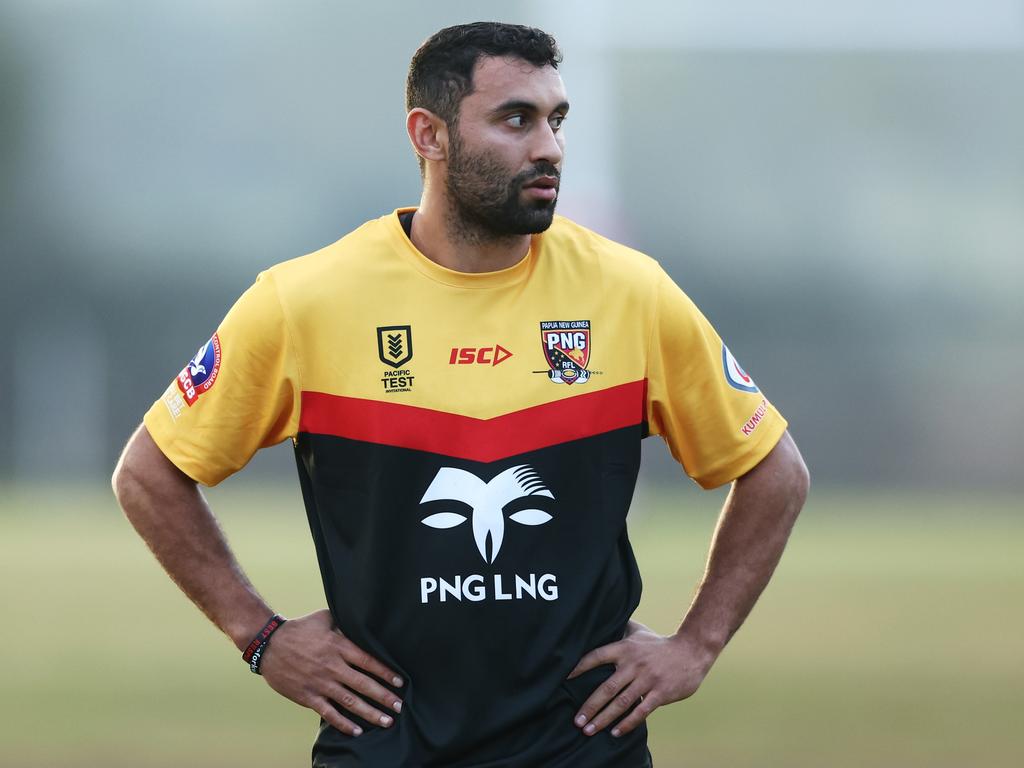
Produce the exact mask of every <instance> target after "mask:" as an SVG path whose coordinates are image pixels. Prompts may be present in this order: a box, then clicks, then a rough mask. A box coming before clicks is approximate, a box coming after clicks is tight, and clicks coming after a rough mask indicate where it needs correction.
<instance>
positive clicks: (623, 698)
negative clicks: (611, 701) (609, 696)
mask: <svg viewBox="0 0 1024 768" xmlns="http://www.w3.org/2000/svg"><path fill="white" fill-rule="evenodd" d="M615 703H616V704H618V705H619V706H620V707H622V708H623V709H625V708H626V707H628V706H629V705H630V704H632V703H633V697H632V696H630V695H628V694H625V693H620V694H619V695H618V696H616V697H615Z"/></svg>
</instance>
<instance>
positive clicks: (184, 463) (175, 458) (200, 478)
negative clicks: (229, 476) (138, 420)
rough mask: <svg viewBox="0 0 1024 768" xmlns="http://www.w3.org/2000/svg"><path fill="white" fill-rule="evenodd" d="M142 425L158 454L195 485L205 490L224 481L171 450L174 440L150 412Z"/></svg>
mask: <svg viewBox="0 0 1024 768" xmlns="http://www.w3.org/2000/svg"><path fill="white" fill-rule="evenodd" d="M142 423H143V424H144V425H145V426H146V431H147V432H149V436H150V437H152V438H153V442H154V443H156V447H157V448H159V449H160V452H161V453H162V454H163V455H164V456H166V457H167V460H168V461H170V462H171V463H172V464H173V465H174V466H176V467H177V468H178V469H180V470H181V471H182V472H184V473H185V474H186V475H188V476H189V477H190V478H192V479H193V480H195V481H196V482H197V483H201V484H202V485H205V486H206V487H207V488H212V487H213V486H215V485H217V484H218V483H219V482H220V481H221V480H223V479H224V478H223V477H216V476H215V475H211V474H209V473H207V472H204V471H203V469H202V468H201V467H199V466H197V465H196V464H195V463H194V462H191V461H188V460H186V459H185V458H184V457H183V456H180V455H178V454H177V453H176V452H175V451H174V450H173V445H174V438H173V437H172V436H171V435H169V434H167V432H166V431H165V430H164V429H163V428H162V426H161V425H160V423H159V421H157V418H156V417H155V416H154V415H153V413H152V411H146V414H145V416H143V417H142Z"/></svg>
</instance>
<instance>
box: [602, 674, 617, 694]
mask: <svg viewBox="0 0 1024 768" xmlns="http://www.w3.org/2000/svg"><path fill="white" fill-rule="evenodd" d="M618 690H619V684H618V683H617V682H615V680H613V679H612V678H610V677H609V678H608V679H607V680H605V681H604V682H603V683H601V691H602V692H603V693H606V694H608V695H609V696H614V695H615V694H616V692H617V691H618Z"/></svg>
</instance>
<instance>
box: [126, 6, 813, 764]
mask: <svg viewBox="0 0 1024 768" xmlns="http://www.w3.org/2000/svg"><path fill="white" fill-rule="evenodd" d="M559 62H560V54H559V52H558V49H557V47H556V44H555V41H554V40H553V39H552V38H551V37H550V36H548V35H547V34H545V33H543V32H541V31H539V30H535V29H529V28H525V27H518V26H511V25H504V24H492V23H480V24H470V25H465V26H460V27H453V28H449V29H445V30H442V31H440V32H438V33H437V34H436V35H434V36H433V37H431V38H430V39H429V40H428V41H427V42H426V43H424V44H423V46H422V47H421V48H420V49H419V50H418V51H417V53H416V54H415V56H414V57H413V60H412V64H411V66H410V70H409V77H408V84H407V103H408V117H407V128H408V133H409V138H410V140H411V142H412V145H413V148H414V150H415V151H416V153H417V155H418V157H419V161H420V164H421V170H422V174H423V195H422V199H421V201H420V205H419V207H418V208H415V209H412V208H410V209H399V210H397V211H395V212H394V213H393V214H389V215H387V216H383V217H381V218H380V219H377V220H375V221H370V222H368V223H367V224H365V225H363V226H362V227H360V228H359V229H357V230H356V231H354V232H352V233H351V234H349V235H348V236H346V237H345V238H343V239H342V240H340V241H338V242H337V243H334V244H333V245H331V246H328V247H327V248H324V249H323V250H321V251H318V252H316V253H314V254H311V255H309V256H305V257H303V258H300V259H295V260H293V261H290V262H285V263H283V264H279V265H277V266H276V267H274V268H272V269H270V270H268V271H267V272H265V273H263V274H262V275H261V276H260V278H259V279H258V280H257V282H256V283H255V284H254V285H253V286H252V287H251V288H250V289H249V290H248V291H247V292H246V293H245V294H244V295H243V296H242V297H241V299H239V301H238V303H237V304H236V305H235V306H234V307H233V308H232V309H231V311H230V312H229V313H228V315H227V316H226V317H225V319H224V321H223V323H222V324H221V326H220V327H219V328H218V330H217V332H216V334H214V336H213V338H211V339H210V341H209V342H207V343H206V344H205V345H204V346H203V347H201V348H200V350H199V352H198V353H197V354H196V356H195V358H193V360H192V361H191V362H190V363H189V364H187V365H186V367H185V368H184V370H182V372H181V374H180V375H179V377H178V378H177V379H176V380H175V381H174V382H173V383H172V384H171V386H170V387H169V388H168V390H167V392H166V393H165V394H164V395H163V397H161V398H160V399H159V400H157V402H156V403H154V405H153V407H152V408H151V409H150V410H149V412H148V413H147V414H146V417H145V420H144V424H143V426H141V427H140V428H139V430H138V431H137V432H136V434H135V435H134V436H133V437H132V439H131V441H130V442H129V444H128V447H127V448H126V449H125V453H124V455H123V456H122V459H121V462H120V463H119V466H118V468H117V470H116V471H115V475H114V486H115V490H116V493H117V496H118V499H119V500H120V503H121V505H122V507H123V508H124V510H125V513H126V515H127V516H128V518H129V519H130V520H131V522H132V524H133V525H134V526H135V527H136V529H137V530H138V531H139V533H140V534H141V535H142V537H143V538H144V539H145V540H146V542H147V543H148V544H149V546H150V547H151V548H152V549H153V551H154V553H155V554H156V556H157V557H158V558H159V560H160V562H161V563H162V564H163V565H164V567H165V568H166V569H167V571H168V572H169V573H170V575H171V576H172V578H174V579H175V581H176V582H177V583H178V584H179V586H180V587H181V588H182V589H183V590H184V591H185V592H186V593H187V594H188V596H189V597H190V598H191V599H192V600H193V601H194V602H195V603H196V604H197V605H198V606H199V607H200V608H201V609H202V610H203V611H204V612H205V613H206V614H207V616H209V618H210V619H211V620H212V621H213V622H214V623H216V625H217V626H218V627H219V628H220V629H222V630H223V631H224V632H225V633H226V634H227V635H228V636H229V637H230V638H231V639H232V640H233V641H234V643H235V645H236V646H237V647H238V648H239V649H240V650H242V649H246V651H247V653H246V654H245V658H246V659H247V660H248V661H249V662H250V665H251V667H252V668H253V670H254V671H261V672H262V674H263V676H264V677H265V678H266V680H267V682H268V683H269V684H270V685H271V686H272V687H273V688H274V689H275V690H276V691H278V692H279V693H281V694H282V695H284V696H287V697H288V698H290V699H292V700H294V701H296V702H297V703H299V704H302V705H304V706H307V707H309V708H311V709H313V710H315V711H316V712H317V713H318V714H319V715H320V716H321V718H322V721H321V722H322V726H321V729H320V733H319V736H318V738H317V740H316V744H315V746H314V749H313V765H314V766H332V767H341V766H375V767H376V766H426V765H430V766H480V767H482V766H509V767H514V766H523V767H525V766H543V767H544V768H559V767H565V768H568V767H570V766H579V767H580V768H599V767H600V766H615V768H634V767H639V766H645V765H649V764H650V755H649V753H648V750H647V745H646V741H647V738H646V728H645V726H644V720H645V718H646V717H647V716H648V715H649V714H650V713H651V712H652V711H653V710H654V709H656V708H657V707H659V706H661V705H664V704H668V703H670V702H673V701H678V700H680V699H683V698H685V697H687V696H689V695H691V694H692V693H693V692H694V691H695V690H696V689H697V687H698V686H699V685H700V683H701V681H702V680H703V678H704V676H705V675H706V674H707V672H708V670H709V668H710V667H711V665H712V663H713V662H714V660H715V658H716V657H717V656H718V654H719V653H720V652H721V650H722V648H723V647H724V645H725V644H726V642H727V641H728V639H729V637H730V636H731V635H732V633H733V632H735V631H736V629H737V628H738V627H739V625H740V624H741V622H742V621H743V619H744V617H745V616H746V615H747V613H748V612H749V611H750V609H751V607H752V606H753V603H754V602H755V600H756V599H757V596H758V595H759V594H760V592H761V590H762V589H763V587H764V586H765V584H766V583H767V581H768V579H769V578H770V575H771V573H772V570H773V569H774V567H775V565H776V563H777V562H778V559H779V557H780V555H781V553H782V550H783V547H784V545H785V542H786V539H787V537H788V534H789V531H790V528H791V526H792V524H793V522H794V520H795V518H796V516H797V514H798V512H799V509H800V507H801V505H802V503H803V498H804V495H805V493H806V489H807V472H806V469H805V467H804V465H803V462H802V460H801V458H800V456H799V453H798V452H797V449H796V447H795V446H794V444H793V442H792V440H791V439H790V438H789V436H788V434H787V433H786V423H785V421H784V420H783V419H782V417H781V416H780V415H779V414H778V413H777V411H776V410H775V409H774V408H773V407H772V406H771V405H770V404H769V403H768V402H767V400H765V398H764V397H763V396H762V395H761V393H760V392H759V390H758V388H757V386H756V385H755V384H754V382H753V381H752V380H751V378H750V377H749V376H748V375H747V374H746V373H744V371H743V370H742V369H741V368H740V367H739V364H738V363H737V362H736V360H735V358H733V356H732V354H731V353H730V352H729V350H728V349H727V348H726V346H725V345H724V344H723V343H722V341H721V340H720V339H719V337H718V336H717V335H716V334H715V332H714V330H713V329H712V328H711V326H710V325H709V324H708V322H707V321H706V320H705V319H704V317H703V316H702V315H701V314H700V313H699V312H698V311H697V309H696V308H695V307H694V306H693V305H692V304H691V303H690V302H689V300H688V299H687V298H686V296H685V295H684V294H683V293H682V292H681V291H680V290H679V289H678V288H677V287H676V286H675V285H674V284H673V283H672V281H671V280H670V279H669V278H668V277H667V276H666V275H665V273H664V272H663V271H662V270H661V269H660V267H659V266H658V265H657V263H656V262H654V261H653V260H651V259H649V258H648V257H646V256H643V255H642V254H638V253H636V252H634V251H631V250H630V249H628V248H625V247H624V246H620V245H618V244H615V243H612V242H610V241H607V240H605V239H603V238H601V237H599V236H597V235H595V234H594V233H592V232H589V231H588V230H586V229H583V228H582V227H579V226H577V225H575V224H573V223H572V222H570V221H567V220H565V219H562V218H556V217H555V216H554V209H555V203H556V201H557V197H558V187H559V180H560V176H561V169H562V155H563V150H564V134H563V131H562V123H563V121H564V120H565V117H566V114H567V112H568V109H569V103H568V100H567V98H566V94H565V89H564V86H563V84H562V81H561V78H560V76H559V74H558V70H557V65H558V63H559ZM648 434H658V435H661V436H662V437H663V438H664V439H665V440H666V442H667V443H668V445H669V447H670V449H671V450H672V452H673V454H674V455H675V456H676V458H677V459H679V460H680V462H681V463H682V464H683V466H684V468H685V469H686V471H687V472H688V473H689V474H690V475H691V476H692V477H693V478H694V479H695V480H697V482H699V483H700V484H701V485H703V486H705V487H714V486H718V485H721V484H723V483H726V482H729V481H734V484H733V488H732V492H731V494H730V496H729V498H728V500H727V502H726V505H725V509H724V510H723V515H722V518H721V520H720V522H719V526H718V529H717V531H716V534H715V537H714V540H713V543H712V547H711V553H710V558H709V562H708V568H707V572H706V575H705V578H704V579H703V581H702V583H701V585H700V589H699V591H698V593H697V595H696V597H695V599H694V601H693V604H692V605H691V607H690V609H689V611H688V612H687V614H686V616H685V618H684V619H683V622H682V624H681V626H680V627H679V630H678V631H677V632H676V633H675V634H673V635H671V636H669V637H662V636H659V635H657V634H655V633H654V632H652V631H651V630H649V629H647V628H646V627H643V626H642V625H640V624H637V623H635V622H632V621H630V616H631V614H632V612H633V610H634V609H635V608H636V606H637V604H638V603H639V600H640V577H639V572H638V570H637V565H636V562H635V560H634V557H633V553H632V550H631V549H630V546H629V541H628V539H627V535H626V525H625V519H626V512H627V508H628V506H629V501H630V498H631V495H632V492H633V486H634V484H635V481H636V476H637V471H638V467H639V456H640V440H641V439H642V438H643V437H645V436H647V435H648ZM285 438H292V439H293V441H294V445H295V451H296V457H297V463H298V470H299V480H300V483H301V487H302V493H303V498H304V501H305V505H306V509H307V513H308V517H309V523H310V527H311V531H312V535H313V538H314V541H315V544H316V550H317V556H318V559H319V562H320V569H321V572H322V575H323V581H324V587H325V591H326V596H327V603H328V607H329V610H328V611H320V612H317V613H314V614H311V615H309V616H304V617H301V618H296V619H292V620H290V621H287V623H283V624H282V623H281V621H280V619H271V617H272V616H273V615H274V612H273V610H272V609H271V608H270V607H269V606H268V605H267V604H266V603H265V602H264V600H263V599H262V598H261V597H260V596H259V594H258V593H257V591H256V589H255V588H254V587H253V586H252V585H251V584H250V583H249V581H248V580H247V579H246V577H245V576H244V574H243V573H242V570H241V568H240V567H239V565H238V564H237V562H236V561H235V559H234V558H233V556H232V554H231V552H230V550H229V549H228V547H227V544H226V543H225V541H224V539H223V537H222V535H221V533H220V531H219V529H218V527H217V524H216V522H215V519H214V517H213V516H212V514H211V512H210V510H209V509H208V508H207V506H206V504H205V501H204V499H203V497H202V496H201V494H200V493H199V491H198V488H197V481H198V482H201V483H204V484H207V485H212V484H215V483H217V482H219V481H220V480H221V479H223V478H224V477H226V476H227V475H229V474H231V473H232V472H234V471H236V470H238V469H239V468H241V467H242V466H243V465H244V464H245V463H246V462H247V461H248V460H249V458H250V457H251V456H252V455H253V453H254V452H255V451H256V450H258V449H259V448H260V447H263V446H267V445H271V444H274V443H277V442H280V441H281V440H284V439H285Z"/></svg>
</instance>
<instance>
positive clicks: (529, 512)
mask: <svg viewBox="0 0 1024 768" xmlns="http://www.w3.org/2000/svg"><path fill="white" fill-rule="evenodd" d="M509 518H510V519H512V520H515V521H516V522H517V523H519V524H520V525H544V523H546V522H547V521H548V520H550V519H551V515H549V514H548V513H547V512H545V511H543V510H540V509H523V510H520V511H519V512H516V513H515V514H514V515H509Z"/></svg>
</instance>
